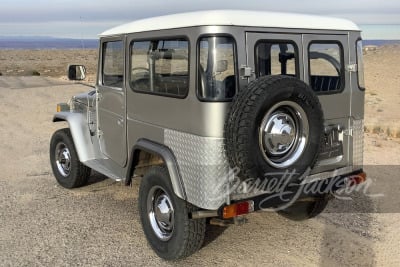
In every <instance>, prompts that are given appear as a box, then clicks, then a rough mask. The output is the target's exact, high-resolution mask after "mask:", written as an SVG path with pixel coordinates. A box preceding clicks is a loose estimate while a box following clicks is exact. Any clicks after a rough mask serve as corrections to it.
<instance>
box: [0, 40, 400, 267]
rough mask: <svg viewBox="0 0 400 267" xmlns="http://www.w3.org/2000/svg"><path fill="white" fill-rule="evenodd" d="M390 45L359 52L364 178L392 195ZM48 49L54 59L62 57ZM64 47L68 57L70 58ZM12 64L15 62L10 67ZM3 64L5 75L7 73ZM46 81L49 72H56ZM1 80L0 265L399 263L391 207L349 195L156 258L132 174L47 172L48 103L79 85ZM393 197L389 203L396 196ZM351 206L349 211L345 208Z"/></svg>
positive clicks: (266, 216) (394, 74)
mask: <svg viewBox="0 0 400 267" xmlns="http://www.w3.org/2000/svg"><path fill="white" fill-rule="evenodd" d="M399 51H400V48H398V47H385V48H381V49H378V50H376V51H369V52H368V53H367V54H366V55H365V63H366V83H367V91H366V106H365V107H366V121H365V124H366V131H367V132H366V134H365V151H364V163H365V165H366V167H365V169H366V171H367V173H368V174H369V177H371V179H372V180H374V181H381V182H383V183H385V184H387V185H388V187H391V190H392V191H394V192H395V193H397V192H398V190H399V182H398V177H399V172H398V170H399V168H396V166H399V164H400V154H399V151H400V139H399V138H396V137H395V136H396V135H397V133H399V132H398V129H400V128H397V127H398V125H399V121H400V120H399V118H398V116H400V115H399V112H398V104H400V103H399V102H400V100H399V99H400V98H399V94H400V91H399V90H400V88H399V86H400V67H399V66H400V65H398V64H396V55H399V54H400V52H399ZM7 53H8V52H7ZM12 53H15V58H14V59H12V60H11V59H10V58H9V55H8V54H7V55H6V53H5V52H4V51H1V50H0V72H2V73H3V75H4V74H5V73H8V74H14V73H15V71H16V73H18V69H20V70H21V69H24V70H25V69H28V68H27V67H24V66H22V65H23V64H24V63H23V62H24V59H23V58H20V57H21V55H20V54H18V51H14V52H12ZM35 53H36V52H35ZM57 53H58V56H60V57H64V56H62V55H63V53H61V52H59V51H58V52H57ZM65 53H66V54H65V55H66V56H65V57H66V58H67V59H68V60H69V57H70V56H71V57H72V54H71V55H69V54H68V53H69V52H65ZM70 53H81V54H79V55H80V56H82V57H83V58H85V57H87V58H88V60H89V61H93V60H95V59H94V58H95V54H92V53H94V52H93V51H86V52H85V51H83V52H82V51H80V52H77V51H74V52H70ZM86 53H88V54H86ZM50 54H51V53H50ZM50 54H48V55H47V56H46V57H47V58H48V62H50V61H53V60H54V61H56V62H59V64H61V63H63V62H64V61H63V60H65V62H66V61H67V59H62V60H61V59H59V60H56V59H55V57H56V56H55V55H54V54H51V55H50ZM24 55H25V56H26V57H28V56H29V55H30V54H29V53H26V54H24ZM34 55H36V54H34ZM80 56H79V57H80ZM32 58H36V60H35V59H33V60H32V62H31V63H32V64H29V65H30V66H35V69H36V70H37V71H39V72H41V70H42V68H44V66H47V67H46V68H48V69H51V71H50V72H48V73H53V72H54V73H56V72H57V73H58V72H59V73H61V69H64V70H65V66H63V67H62V68H61V67H59V68H58V69H57V67H54V69H52V68H50V67H49V65H46V64H47V63H34V64H33V62H36V61H37V58H42V57H41V56H39V57H37V56H32ZM25 61H26V60H25ZM77 61H79V59H78V60H77ZM82 61H85V60H82ZM18 62H19V63H18ZM28 63H29V62H28ZM76 63H81V62H76ZM12 64H21V65H20V66H16V65H15V67H14V65H12ZM25 64H26V63H25ZM36 64H37V65H36ZM92 64H93V62H91V63H90V64H89V65H92ZM56 65H57V66H58V64H57V63H55V64H54V66H56ZM86 65H88V64H86ZM10 66H13V67H12V69H13V72H7V71H9V70H11V67H10ZM25 66H26V65H25ZM93 66H94V65H93ZM94 69H95V68H94ZM21 73H22V72H21ZM43 76H45V75H42V77H43ZM47 76H52V75H47ZM52 77H59V74H58V75H54V76H52ZM2 79H4V78H1V77H0V103H1V107H0V140H1V142H0V225H1V226H0V262H1V263H0V265H2V266H43V265H45V266H60V265H62V266H64V265H88V266H138V265H140V266H142V265H143V266H154V265H160V266H170V265H178V266H188V265H192V266H210V265H220V266H260V265H265V266H272V265H273V266H400V254H399V248H398V247H399V244H400V234H399V231H398V229H399V221H400V213H399V211H400V210H399V208H398V207H397V210H396V208H391V209H386V210H384V211H385V212H360V211H374V210H376V205H379V203H378V202H379V201H377V200H376V199H375V198H373V197H368V196H365V195H363V194H359V193H356V194H354V195H353V201H344V200H338V199H335V200H333V201H332V202H331V203H330V204H329V206H328V209H327V212H325V213H323V214H321V215H320V216H319V217H317V218H315V219H311V220H308V221H305V222H293V221H289V220H287V219H285V218H283V217H281V216H279V215H277V214H275V213H270V212H258V213H254V214H250V215H249V216H248V217H247V218H248V223H246V224H244V225H242V226H236V225H235V226H231V227H229V228H220V227H216V226H210V227H209V229H208V233H207V237H206V241H205V244H204V246H203V248H202V249H201V250H200V251H199V252H198V253H196V254H194V255H193V256H191V257H189V258H187V259H185V260H182V261H180V262H176V263H168V262H165V261H162V260H160V259H159V258H158V257H157V256H156V255H155V254H154V253H153V251H152V250H151V249H150V247H149V246H148V245H147V242H146V239H145V237H144V235H143V232H142V229H141V226H140V222H139V215H138V211H137V210H138V203H137V200H138V186H137V185H138V183H139V180H136V181H135V183H134V185H133V187H125V186H123V185H121V184H120V183H117V182H114V181H112V180H110V179H106V178H105V177H103V176H101V175H99V174H93V175H92V178H91V181H90V185H88V186H85V187H82V188H79V189H75V190H66V189H63V188H61V187H60V186H59V185H58V184H57V183H56V181H55V178H54V177H53V175H52V173H51V169H50V165H49V159H48V158H49V156H48V150H49V140H50V136H51V134H52V133H53V132H54V131H55V130H56V129H58V128H61V127H64V126H65V125H63V124H53V123H52V122H51V119H52V115H53V114H54V112H55V105H56V103H58V102H65V101H67V100H68V99H69V97H70V96H72V95H74V94H76V93H79V92H84V91H87V87H85V86H82V85H77V84H68V85H65V84H63V83H65V82H64V81H62V79H58V80H54V79H48V80H46V81H45V85H44V86H43V84H42V85H41V86H40V83H39V82H38V86H36V87H34V88H26V89H18V88H25V87H27V84H29V79H26V78H22V77H21V78H15V79H17V80H18V79H20V80H19V83H17V84H20V85H21V86H17V87H14V88H17V89H10V88H7V86H6V85H5V84H6V83H4V82H3V83H1V81H2ZM42 83H43V81H42ZM33 84H34V83H33ZM378 99H381V100H378ZM379 109H380V110H382V111H378V110H379ZM389 122H390V123H389ZM378 127H379V129H378ZM388 128H389V129H390V130H389V132H388V131H387V129H388ZM392 132H394V133H395V134H392ZM389 165H390V166H389ZM394 196H395V198H396V200H397V199H398V198H397V195H396V194H394ZM354 207H356V208H354ZM352 210H353V211H354V212H350V211H352Z"/></svg>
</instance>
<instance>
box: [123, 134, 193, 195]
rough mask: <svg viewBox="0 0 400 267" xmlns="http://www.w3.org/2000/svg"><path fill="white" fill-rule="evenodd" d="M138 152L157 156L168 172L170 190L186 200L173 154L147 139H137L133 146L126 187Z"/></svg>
mask: <svg viewBox="0 0 400 267" xmlns="http://www.w3.org/2000/svg"><path fill="white" fill-rule="evenodd" d="M140 151H146V152H148V153H151V154H156V155H159V156H160V157H161V158H162V159H163V161H164V163H165V166H166V168H167V170H168V172H169V177H170V179H171V184H172V188H173V189H174V192H175V194H176V196H177V197H179V198H181V199H184V200H186V199H187V198H186V192H185V187H184V184H183V181H182V177H181V174H180V171H179V167H178V162H177V160H176V158H175V155H174V153H173V152H172V151H171V149H169V148H168V147H167V146H165V145H162V144H159V143H156V142H153V141H150V140H148V139H144V138H142V139H139V140H138V141H137V142H136V144H135V145H134V146H133V149H132V152H131V160H130V164H129V167H128V171H127V176H126V179H125V183H126V184H127V185H129V184H130V183H131V180H132V176H133V173H134V170H135V167H136V165H137V164H138V161H139V153H140Z"/></svg>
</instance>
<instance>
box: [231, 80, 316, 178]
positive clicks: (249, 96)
mask: <svg viewBox="0 0 400 267" xmlns="http://www.w3.org/2000/svg"><path fill="white" fill-rule="evenodd" d="M279 103H290V105H293V106H296V107H300V109H301V110H302V112H303V113H304V115H305V116H303V117H306V118H307V123H308V125H307V129H308V131H307V133H308V141H307V142H304V144H303V148H302V150H301V151H302V152H301V153H297V154H296V157H298V158H297V159H295V160H294V159H292V161H293V162H292V163H290V165H289V166H284V167H281V166H278V167H277V166H276V165H279V164H278V163H279V162H278V161H277V162H278V163H277V164H275V163H274V162H273V160H272V159H271V160H269V158H268V155H267V152H263V151H262V149H261V148H260V147H261V145H260V143H261V141H260V135H261V134H260V132H259V131H261V130H260V128H261V124H262V123H263V121H264V120H265V117H264V116H266V115H265V114H267V113H268V112H270V109H273V108H274V107H275V106H276V105H279ZM282 105H284V104H282ZM282 108H285V107H282ZM271 112H272V111H271ZM295 116H296V115H295ZM299 117H301V116H299ZM299 125H300V126H301V125H302V124H301V121H300V123H299ZM224 128H225V129H224V137H225V150H226V155H227V158H228V161H229V164H230V166H231V167H232V168H235V167H238V168H239V170H240V172H239V177H240V178H241V179H243V180H245V179H248V178H264V177H265V174H266V173H276V172H282V173H283V172H284V171H287V170H289V171H292V170H295V171H296V175H293V176H292V178H293V180H296V178H298V177H300V176H301V175H302V174H303V173H304V172H305V171H306V170H307V168H312V167H313V166H314V164H315V162H316V160H317V156H318V154H319V149H320V144H321V141H322V137H323V112H322V109H321V105H320V102H319V100H318V97H317V96H316V94H315V93H314V92H313V91H312V90H311V88H310V87H309V86H308V85H307V84H305V83H304V82H302V81H300V80H299V79H297V78H293V77H289V76H283V75H279V76H263V77H260V78H258V79H257V80H254V81H252V82H250V83H249V85H248V86H247V88H246V89H244V90H241V91H239V92H238V93H237V95H236V97H235V98H234V100H233V103H232V106H231V109H230V111H229V113H228V117H227V119H226V122H225V126H224ZM293 128H295V127H293ZM297 128H299V129H300V130H301V128H302V127H297ZM303 128H304V127H303ZM263 153H264V154H263ZM289 156H290V155H289ZM289 156H287V157H289ZM266 158H267V159H268V160H269V161H267V160H266ZM271 158H273V157H272V156H271ZM282 158H283V156H282ZM287 162H289V161H287ZM288 164H289V163H288ZM281 165H282V166H283V165H284V164H281Z"/></svg>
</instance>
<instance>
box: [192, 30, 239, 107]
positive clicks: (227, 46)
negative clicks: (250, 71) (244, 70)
mask: <svg viewBox="0 0 400 267" xmlns="http://www.w3.org/2000/svg"><path fill="white" fill-rule="evenodd" d="M198 55H199V61H198V67H197V68H198V75H197V81H198V86H197V89H198V97H199V98H200V99H201V100H204V101H227V100H230V99H232V98H233V96H234V95H235V91H236V76H235V72H236V67H235V41H234V39H233V38H231V37H221V36H220V37H216V36H212V37H203V38H200V40H199V42H198Z"/></svg>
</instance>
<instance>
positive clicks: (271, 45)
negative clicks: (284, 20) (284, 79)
mask: <svg viewBox="0 0 400 267" xmlns="http://www.w3.org/2000/svg"><path fill="white" fill-rule="evenodd" d="M255 56H256V76H257V77H261V76H264V75H288V76H294V77H297V76H298V71H297V70H298V66H297V64H298V63H297V62H298V51H297V47H296V45H295V44H294V43H292V42H289V41H260V42H258V43H257V44H256V55H255Z"/></svg>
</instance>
